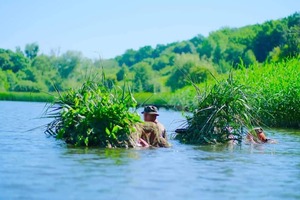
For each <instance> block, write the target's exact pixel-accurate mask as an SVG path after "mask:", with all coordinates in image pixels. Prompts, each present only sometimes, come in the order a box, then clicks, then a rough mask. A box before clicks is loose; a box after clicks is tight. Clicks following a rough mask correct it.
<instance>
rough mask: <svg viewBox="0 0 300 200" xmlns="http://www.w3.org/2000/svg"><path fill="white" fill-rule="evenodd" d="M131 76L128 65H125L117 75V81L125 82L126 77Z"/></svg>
mask: <svg viewBox="0 0 300 200" xmlns="http://www.w3.org/2000/svg"><path fill="white" fill-rule="evenodd" d="M128 74H129V69H128V67H127V66H126V65H123V66H122V68H121V69H120V70H119V71H118V73H117V81H123V80H124V79H125V78H126V76H128Z"/></svg>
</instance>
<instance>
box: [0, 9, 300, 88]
mask: <svg viewBox="0 0 300 200" xmlns="http://www.w3.org/2000/svg"><path fill="white" fill-rule="evenodd" d="M299 52H300V13H294V14H292V15H290V16H288V17H286V18H283V19H279V20H270V21H267V22H265V23H262V24H255V25H248V26H245V27H241V28H229V27H224V28H221V29H219V30H217V31H213V32H211V33H210V34H209V35H208V36H207V37H204V36H202V35H197V36H195V37H193V38H191V39H190V40H186V41H180V42H173V43H170V44H166V45H162V44H159V45H157V46H156V47H155V48H153V47H151V46H144V47H141V48H140V49H138V50H134V49H128V50H126V51H125V53H124V54H122V55H120V56H117V57H115V58H114V59H108V60H100V59H95V60H92V59H88V58H85V57H84V56H83V55H82V54H81V53H80V52H77V51H67V52H65V53H63V54H61V55H60V54H58V53H55V52H52V53H51V54H50V55H46V54H40V53H39V45H38V44H37V43H31V44H27V45H26V46H25V47H24V50H22V49H21V48H20V47H17V48H16V49H15V51H12V50H8V49H0V91H26V92H41V91H47V92H52V91H55V90H61V91H63V90H66V89H68V88H70V87H76V86H78V85H79V83H81V82H83V81H84V80H86V79H87V78H90V76H92V75H94V74H95V73H100V70H101V68H104V69H105V72H106V74H107V83H108V84H110V85H112V84H115V83H117V82H122V81H129V82H131V83H132V88H133V90H134V91H136V92H142V91H144V92H164V91H175V90H177V89H179V88H182V87H185V86H186V85H189V84H192V83H201V82H204V81H206V80H208V79H209V78H210V77H211V75H210V74H222V73H227V72H228V71H230V70H231V69H238V68H239V67H240V66H241V63H242V66H246V67H247V66H251V65H253V64H257V63H264V62H277V61H280V60H282V59H286V58H291V57H297V56H298V55H299Z"/></svg>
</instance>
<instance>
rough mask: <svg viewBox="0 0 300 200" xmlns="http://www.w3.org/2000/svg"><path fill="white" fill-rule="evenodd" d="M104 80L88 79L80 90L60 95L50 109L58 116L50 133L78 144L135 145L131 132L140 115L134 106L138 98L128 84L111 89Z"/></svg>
mask: <svg viewBox="0 0 300 200" xmlns="http://www.w3.org/2000/svg"><path fill="white" fill-rule="evenodd" d="M103 81H105V80H103ZM103 81H102V83H101V84H97V83H95V82H91V81H87V82H86V83H84V84H83V85H82V87H81V88H79V89H78V90H73V89H72V90H69V91H68V92H66V93H65V94H63V95H60V96H59V98H58V99H57V101H56V102H55V104H53V105H52V106H51V108H50V109H52V111H50V112H48V116H49V117H51V118H54V120H53V121H52V122H51V123H49V124H48V127H47V133H49V134H51V135H54V136H56V138H58V139H63V140H65V141H66V142H67V143H69V144H72V145H75V146H98V147H128V146H133V145H134V143H133V142H132V140H131V134H132V133H134V132H135V129H134V125H135V124H136V123H138V122H140V117H139V115H138V114H137V113H135V112H132V111H130V108H135V106H136V102H135V100H134V98H133V96H132V94H131V93H130V91H127V92H126V91H125V87H124V88H123V89H122V90H121V91H117V90H110V89H109V88H107V87H106V86H105V82H103Z"/></svg>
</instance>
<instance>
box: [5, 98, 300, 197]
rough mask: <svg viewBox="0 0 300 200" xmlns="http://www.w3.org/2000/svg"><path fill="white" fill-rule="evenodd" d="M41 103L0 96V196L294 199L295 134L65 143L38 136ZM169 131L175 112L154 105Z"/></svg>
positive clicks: (299, 167) (177, 119)
mask: <svg viewBox="0 0 300 200" xmlns="http://www.w3.org/2000/svg"><path fill="white" fill-rule="evenodd" d="M44 107H45V104H44V103H26V102H8V101H0V152H1V154H0V199H1V200H2V199H300V191H299V186H300V132H299V131H293V130H279V129H278V130H270V131H268V132H267V134H268V136H269V137H271V138H274V139H276V140H278V141H279V143H278V144H266V145H256V146H254V145H242V146H192V145H183V144H180V143H178V142H177V141H175V140H172V139H171V140H170V141H171V143H172V145H173V146H172V147H171V148H168V149H164V148H160V149H142V150H141V149H140V150H138V149H95V148H93V149H91V148H89V149H87V148H70V147H67V146H66V145H65V144H64V143H63V142H61V141H57V140H55V139H54V138H51V137H50V138H49V137H47V136H46V135H45V134H43V128H37V129H34V128H36V127H39V126H41V125H44V124H46V123H47V122H48V121H49V119H41V118H40V117H41V116H42V114H43V111H44ZM159 118H160V121H161V122H162V123H164V124H165V126H166V127H167V129H168V130H169V135H171V134H172V131H174V130H175V128H176V127H178V126H179V125H180V124H181V123H182V120H183V119H184V118H183V117H182V116H181V113H180V112H175V111H168V110H163V109H161V110H160V116H159Z"/></svg>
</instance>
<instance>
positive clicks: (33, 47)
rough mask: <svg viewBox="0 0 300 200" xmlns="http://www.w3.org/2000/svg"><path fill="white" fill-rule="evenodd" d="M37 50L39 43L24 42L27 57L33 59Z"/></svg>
mask: <svg viewBox="0 0 300 200" xmlns="http://www.w3.org/2000/svg"><path fill="white" fill-rule="evenodd" d="M38 52H39V45H38V44H37V43H31V44H26V46H25V54H26V57H27V58H29V59H34V58H35V57H36V56H37V54H38Z"/></svg>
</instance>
